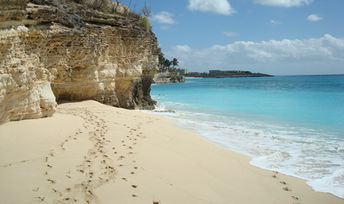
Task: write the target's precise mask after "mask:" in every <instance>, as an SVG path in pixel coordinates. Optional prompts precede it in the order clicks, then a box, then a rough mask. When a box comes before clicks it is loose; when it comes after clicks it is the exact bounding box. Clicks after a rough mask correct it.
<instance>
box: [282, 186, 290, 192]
mask: <svg viewBox="0 0 344 204" xmlns="http://www.w3.org/2000/svg"><path fill="white" fill-rule="evenodd" d="M282 189H283V190H284V191H291V189H290V188H288V187H283V188H282Z"/></svg>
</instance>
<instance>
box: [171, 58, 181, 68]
mask: <svg viewBox="0 0 344 204" xmlns="http://www.w3.org/2000/svg"><path fill="white" fill-rule="evenodd" d="M178 64H179V62H178V59H177V58H173V59H172V66H173V68H175V67H176V66H178Z"/></svg>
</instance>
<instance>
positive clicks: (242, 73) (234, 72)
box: [185, 70, 273, 78]
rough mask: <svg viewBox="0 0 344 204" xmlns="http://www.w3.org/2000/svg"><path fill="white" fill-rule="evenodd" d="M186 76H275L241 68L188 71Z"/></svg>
mask: <svg viewBox="0 0 344 204" xmlns="http://www.w3.org/2000/svg"><path fill="white" fill-rule="evenodd" d="M185 76H186V77H199V78H239V77H273V75H270V74H263V73H253V72H250V71H240V70H230V71H227V70H209V72H208V73H207V72H188V73H186V74H185Z"/></svg>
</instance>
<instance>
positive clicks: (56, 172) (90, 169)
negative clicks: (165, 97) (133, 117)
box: [33, 108, 145, 204]
mask: <svg viewBox="0 0 344 204" xmlns="http://www.w3.org/2000/svg"><path fill="white" fill-rule="evenodd" d="M59 112H62V113H67V114H72V115H76V116H79V117H81V118H83V119H84V121H85V122H84V123H83V128H80V129H78V130H77V131H76V132H75V133H74V134H73V135H70V136H68V137H67V138H66V139H65V140H64V141H63V142H62V143H61V144H60V145H59V146H58V147H57V148H55V149H53V150H51V151H50V152H49V154H48V155H47V156H46V157H45V170H44V176H45V178H46V182H47V183H48V185H49V188H50V189H42V187H41V188H40V187H35V188H34V189H33V191H34V192H36V193H37V196H36V197H35V200H36V201H39V202H41V203H42V202H46V203H51V202H50V201H51V200H53V201H54V203H86V204H90V203H96V202H97V197H96V195H95V189H96V188H98V187H99V186H101V185H103V184H105V183H107V182H110V181H114V180H115V176H116V173H117V171H120V168H121V167H124V166H126V167H130V168H131V170H130V172H128V176H126V177H122V178H118V179H122V180H123V181H126V182H127V183H128V185H130V188H131V189H132V192H131V197H133V198H135V197H138V194H137V193H136V190H137V188H139V186H138V185H137V184H135V183H132V181H131V178H130V176H132V175H135V174H136V173H137V171H138V170H139V169H140V168H139V167H138V166H137V163H136V161H135V159H134V158H133V155H134V154H135V146H136V145H137V143H138V142H139V139H142V138H145V136H143V133H142V132H141V131H140V128H141V125H142V124H141V123H138V124H137V125H135V126H134V127H130V126H127V125H126V124H123V125H122V128H127V131H128V135H126V136H125V137H124V138H122V140H121V142H120V146H118V147H116V146H113V145H112V144H113V143H112V141H111V138H108V137H107V135H106V133H107V132H108V131H109V128H108V126H107V121H105V120H103V119H102V118H99V117H98V116H97V115H95V114H93V113H91V112H89V111H87V110H86V109H83V108H74V109H69V110H64V112H63V111H61V110H59ZM117 125H118V126H119V125H121V124H117ZM81 134H87V135H88V139H89V140H90V141H91V143H92V146H91V148H90V149H88V152H87V154H86V155H84V156H83V161H82V163H81V164H79V165H78V166H71V165H69V166H68V165H67V166H68V167H66V165H65V163H63V162H64V160H63V159H62V161H61V157H63V158H65V159H68V154H69V155H70V154H72V153H73V152H69V150H68V146H69V145H78V143H77V142H78V140H80V137H79V135H81ZM74 143H75V144H74ZM80 178H82V179H80ZM47 191H48V192H47ZM44 192H45V193H44ZM42 193H43V194H42ZM52 195H53V196H52ZM49 200H50V201H49Z"/></svg>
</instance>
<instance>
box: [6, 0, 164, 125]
mask: <svg viewBox="0 0 344 204" xmlns="http://www.w3.org/2000/svg"><path fill="white" fill-rule="evenodd" d="M5 1H6V0H0V4H1V5H0V123H1V122H4V121H9V120H20V119H26V118H39V117H45V116H51V115H52V114H53V113H54V112H55V109H56V104H57V102H59V101H81V100H89V99H92V100H96V101H99V102H101V103H104V104H109V105H112V106H117V107H123V108H129V109H134V108H152V107H153V105H154V101H153V100H152V99H151V97H150V85H151V82H152V77H153V76H154V73H155V72H156V69H157V64H158V60H157V59H158V53H159V50H158V46H157V40H156V37H155V36H154V34H153V33H152V32H151V31H149V30H147V29H146V28H145V26H142V25H141V24H140V19H139V17H138V16H135V15H129V14H109V13H102V12H99V11H96V10H92V9H89V8H87V7H86V6H84V5H81V4H76V3H73V2H69V1H64V2H62V1H60V0H32V1H30V2H28V3H27V4H24V5H23V4H19V3H17V1H10V2H12V3H8V2H7V3H6V2H5ZM4 2H5V3H4Z"/></svg>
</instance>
